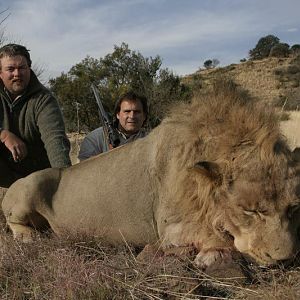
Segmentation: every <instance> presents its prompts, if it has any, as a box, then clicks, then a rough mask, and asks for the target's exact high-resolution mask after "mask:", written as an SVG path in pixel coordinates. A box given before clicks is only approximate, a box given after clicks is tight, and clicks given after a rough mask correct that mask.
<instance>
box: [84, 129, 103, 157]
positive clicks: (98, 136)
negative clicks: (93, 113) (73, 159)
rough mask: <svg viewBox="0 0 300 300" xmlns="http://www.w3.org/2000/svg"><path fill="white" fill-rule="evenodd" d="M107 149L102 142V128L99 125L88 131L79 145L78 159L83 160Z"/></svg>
mask: <svg viewBox="0 0 300 300" xmlns="http://www.w3.org/2000/svg"><path fill="white" fill-rule="evenodd" d="M106 151H108V149H107V147H105V144H104V133H103V128H102V127H99V128H97V129H95V130H93V131H92V132H90V133H89V134H88V135H87V136H86V137H85V138H84V140H83V141H82V143H81V145H80V150H79V155H78V159H79V160H80V161H83V160H85V159H88V158H90V157H91V156H95V155H98V154H100V153H103V152H106Z"/></svg>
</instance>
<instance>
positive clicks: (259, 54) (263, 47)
mask: <svg viewBox="0 0 300 300" xmlns="http://www.w3.org/2000/svg"><path fill="white" fill-rule="evenodd" d="M279 41H280V40H279V38H278V37H276V36H274V35H271V34H270V35H267V36H265V37H262V38H260V39H259V41H258V42H257V44H256V46H255V48H253V49H252V50H250V51H249V57H250V59H253V60H255V59H262V58H266V57H268V56H269V54H270V51H271V49H272V47H274V46H275V45H277V44H279Z"/></svg>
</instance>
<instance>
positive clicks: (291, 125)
mask: <svg viewBox="0 0 300 300" xmlns="http://www.w3.org/2000/svg"><path fill="white" fill-rule="evenodd" d="M281 128H282V132H283V134H284V135H285V136H286V137H287V140H288V143H289V145H290V147H291V149H294V148H295V147H300V111H291V112H289V119H288V120H286V121H282V122H281Z"/></svg>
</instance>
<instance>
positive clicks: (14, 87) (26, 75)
mask: <svg viewBox="0 0 300 300" xmlns="http://www.w3.org/2000/svg"><path fill="white" fill-rule="evenodd" d="M0 64H1V65H0V66H1V68H0V78H1V79H2V81H3V84H4V86H5V87H6V89H7V90H8V91H9V93H10V94H11V96H12V98H13V99H15V98H16V97H17V96H19V95H21V94H23V93H24V91H25V89H26V88H27V86H28V83H29V80H30V67H29V66H28V63H27V60H26V58H25V57H24V56H21V55H17V56H4V57H2V58H1V60H0Z"/></svg>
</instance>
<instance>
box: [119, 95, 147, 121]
mask: <svg viewBox="0 0 300 300" xmlns="http://www.w3.org/2000/svg"><path fill="white" fill-rule="evenodd" d="M126 100H129V101H133V102H140V103H141V104H142V107H143V112H144V114H145V120H147V117H148V100H147V98H146V97H144V96H141V95H138V94H136V93H134V92H132V91H130V92H127V93H124V94H122V95H121V97H120V98H119V99H118V100H117V101H116V103H115V108H114V117H115V118H116V116H117V114H118V113H119V112H120V109H121V104H122V102H123V101H126Z"/></svg>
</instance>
